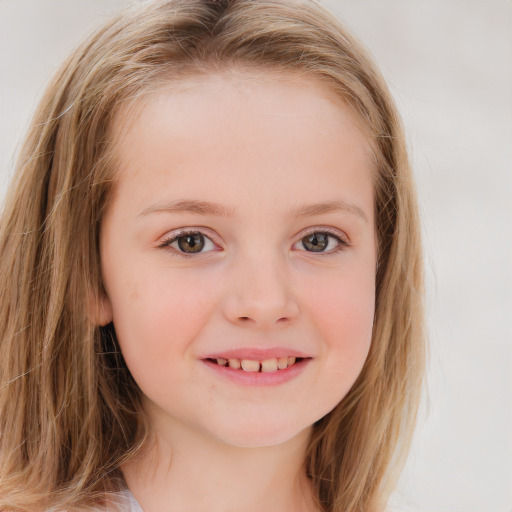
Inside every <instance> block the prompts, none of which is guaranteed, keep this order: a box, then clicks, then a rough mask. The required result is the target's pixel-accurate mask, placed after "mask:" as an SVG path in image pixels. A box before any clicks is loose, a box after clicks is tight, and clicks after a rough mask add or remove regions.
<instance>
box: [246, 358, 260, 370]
mask: <svg viewBox="0 0 512 512" xmlns="http://www.w3.org/2000/svg"><path fill="white" fill-rule="evenodd" d="M242 370H244V371H246V372H259V371H260V362H259V361H252V360H251V359H242Z"/></svg>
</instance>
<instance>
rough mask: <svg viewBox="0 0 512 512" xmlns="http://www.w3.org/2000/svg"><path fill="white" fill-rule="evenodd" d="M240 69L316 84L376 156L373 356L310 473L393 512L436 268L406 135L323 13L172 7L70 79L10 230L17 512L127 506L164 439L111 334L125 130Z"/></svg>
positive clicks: (316, 485)
mask: <svg viewBox="0 0 512 512" xmlns="http://www.w3.org/2000/svg"><path fill="white" fill-rule="evenodd" d="M233 65H244V66H254V67H255V68H256V69H263V70H264V69H268V68H270V67H271V68H273V69H276V70H280V71H283V72H285V73H286V72H291V71H294V72H300V73H305V74H307V75H308V76H312V77H316V78H318V79H320V80H323V81H325V83H326V84H327V85H328V87H330V88H331V89H332V90H333V91H334V92H336V93H337V94H338V95H339V97H340V98H341V99H342V100H343V101H344V102H345V104H346V105H348V106H349V107H350V108H351V109H352V110H353V111H354V112H355V113H356V117H357V119H358V121H359V123H360V125H361V126H362V127H363V129H364V131H365V133H366V135H367V137H368V140H369V141H370V143H371V146H372V148H373V152H374V155H375V161H376V168H377V173H376V177H375V211H376V230H377V235H378V241H379V258H378V270H377V292H376V314H375V323H374V330H373V340H372V345H371V349H370V353H369V356H368V358H367V361H366V363H365V366H364V368H363V370H362V372H361V374H360V376H359V378H358V379H357V381H356V383H355V384H354V386H353V387H352V389H351V390H350V392H349V393H348V394H347V396H346V397H345V398H344V399H343V400H342V401H341V403H340V404H338V406H337V407H336V408H335V409H334V410H333V411H331V412H330V413H329V414H328V415H327V416H325V417H324V418H322V419H321V420H319V421H318V422H317V423H316V424H315V425H314V427H313V433H312V437H311V441H310V445H309V449H308V451H307V454H306V458H305V470H306V471H307V473H308V475H309V476H310V478H311V480H312V484H313V489H314V491H315V495H316V498H317V501H318V504H319V506H320V507H321V509H322V510H324V511H329V512H363V511H365V512H368V511H377V510H380V509H381V508H382V507H383V506H384V504H385V502H386V500H387V497H388V495H389V491H390V490H391V489H392V488H393V485H394V483H395V480H396V476H397V475H398V472H399V469H400V468H401V464H402V463H403V461H404V457H405V455H406V453H407V450H408V448H409V443H410V438H411V433H412V429H413V426H414V423H415V419H416V415H417V408H418V402H419V397H420V391H421V385H422V380H423V376H424V365H425V364H424V359H425V357H424V351H425V348H424V335H423V308H422V295H423V293H422V289H423V278H422V261H421V244H420V234H419V221H418V215H417V207H416V200H415V194H414V186H413V182H412V177H411V172H410V168H409V163H408V157H407V151H406V145H405V140H404V135H403V133H402V128H401V123H400V119H399V116H398V114H397V110H396V108H395V106H394V104H393V101H392V99H391V96H390V94H389V92H388V90H387V87H386V85H385V83H384V81H383V79H382V77H381V75H380V74H379V72H378V71H377V70H376V67H375V65H374V64H373V63H372V61H371V59H369V58H368V56H367V55H366V53H365V51H364V49H363V48H362V47H361V46H360V45H359V44H358V43H357V42H356V41H355V40H354V39H353V38H352V37H351V36H350V35H349V34H348V33H347V32H346V30H345V29H344V28H342V27H341V26H340V25H339V23H338V22H337V21H336V20H335V19H334V18H333V17H332V16H331V15H330V14H329V13H327V12H326V11H325V10H324V9H323V8H321V7H320V6H319V5H318V4H317V3H316V2H314V1H313V0H303V1H301V0H261V1H260V0H258V1H254V0H161V1H158V2H150V3H144V4H141V5H139V6H136V7H135V6H134V7H132V8H131V9H130V10H128V11H126V12H124V13H122V14H121V15H119V16H118V17H117V18H115V19H113V20H112V21H110V22H109V23H108V24H107V25H106V26H104V27H103V28H102V29H101V30H99V31H98V32H97V33H96V34H94V35H93V36H92V37H91V38H90V39H89V40H88V41H86V42H85V43H84V44H82V45H81V46H80V47H79V48H78V49H77V50H76V51H75V52H74V53H73V55H72V56H71V57H70V58H69V59H68V60H67V61H66V62H65V63H64V65H63V66H62V68H61V70H60V71H59V72H58V74H57V75H56V76H55V78H54V80H53V82H52V83H51V84H50V86H49V87H48V90H47V92H46V94H45V96H44V98H43V100H42V101H41V104H40V106H39V108H38V110H37V112H36V114H35V117H34V120H33V122H32V125H31V128H30V131H29V134H28V137H27V140H26V142H25V144H24V146H23V149H22V151H21V153H20V156H19V161H18V168H17V174H16V179H15V180H14V181H13V183H12V185H11V188H10V191H9V193H8V196H7V202H6V205H5V209H4V212H3V216H2V220H1V225H0V332H1V333H2V334H1V340H0V343H1V344H0V510H5V509H7V510H14V511H21V510H36V509H41V508H45V507H46V508H49V507H55V509H59V510H60V509H63V510H64V509H65V510H85V509H87V507H89V506H95V505H96V506H98V505H101V504H105V503H106V500H107V499H108V495H109V493H113V492H115V491H118V490H120V489H122V485H123V481H122V475H121V473H120V469H119V467H120V465H121V464H122V463H123V462H124V461H126V460H128V459H129V458H130V457H133V456H134V454H136V453H137V449H138V447H140V446H141V443H142V442H143V440H144V438H145V436H146V434H147V425H146V424H145V420H144V415H143V414H142V408H141V402H140V392H139V389H138V387H137V385H136V384H135V382H134V381H133V379H132V377H131V375H130V373H129V371H128V369H127V368H126V365H125V363H124V360H123V358H122V355H121V354H120V353H119V349H118V346H117V341H116V337H115V332H114V329H113V327H112V325H108V326H106V327H99V326H97V325H95V324H94V322H93V321H91V318H94V314H95V313H94V311H92V309H93V306H92V304H96V303H98V302H99V301H98V298H99V297H100V296H101V293H102V291H103V289H102V280H101V272H100V264H99V242H98V239H99V237H98V234H99V228H100V224H101V219H102V215H103V212H104V211H105V209H106V208H107V206H108V201H109V197H110V194H111V191H112V189H113V186H114V185H115V179H114V167H115V166H114V162H113V157H112V151H111V140H110V138H109V126H110V125H111V123H112V120H113V119H114V118H115V116H116V113H117V112H118V111H119V109H120V108H121V106H122V105H124V104H129V103H130V102H131V101H136V98H137V97H138V96H140V95H142V94H144V92H147V91H148V90H151V89H153V88H156V87H158V84H160V83H164V82H166V83H172V81H173V80H180V78H181V77H183V76H184V75H194V74H197V73H208V72H210V71H212V70H219V69H221V70H222V69H223V68H224V69H225V68H229V67H230V66H233Z"/></svg>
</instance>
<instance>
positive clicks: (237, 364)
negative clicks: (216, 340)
mask: <svg viewBox="0 0 512 512" xmlns="http://www.w3.org/2000/svg"><path fill="white" fill-rule="evenodd" d="M228 364H229V367H230V368H233V369H234V370H240V359H228Z"/></svg>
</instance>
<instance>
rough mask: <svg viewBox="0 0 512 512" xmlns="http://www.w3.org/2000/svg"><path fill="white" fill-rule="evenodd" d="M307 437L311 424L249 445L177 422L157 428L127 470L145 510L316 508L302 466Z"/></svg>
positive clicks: (278, 511)
mask: <svg viewBox="0 0 512 512" xmlns="http://www.w3.org/2000/svg"><path fill="white" fill-rule="evenodd" d="M308 438H309V429H308V430H305V431H302V432H300V433H299V434H298V435H297V436H295V437H294V438H293V439H290V440H288V441H286V442H284V443H281V444H278V445H276V446H268V447H257V448H254V447H251V448H246V447H237V446H230V445H227V444H225V443H223V442H221V441H218V440H215V439H212V438H211V437H207V436H203V435H201V433H198V432H197V431H192V430H190V429H188V428H187V427H185V426H183V425H181V424H180V425H173V428H172V429H169V428H167V429H166V431H165V432H164V431H162V430H161V429H156V430H155V431H154V432H153V433H152V435H151V437H150V439H149V440H148V442H147V443H146V446H145V447H144V449H143V450H142V451H141V452H140V454H139V456H138V457H137V458H136V459H134V460H132V461H130V462H128V463H126V464H125V465H124V466H123V474H124V476H125V479H126V482H127V484H128V487H129V488H130V490H131V491H132V493H133V494H134V496H135V497H136V498H137V500H138V501H139V503H140V504H141V506H142V508H143V509H144V510H145V511H146V512H167V511H169V510H188V511H193V512H221V511H222V512H225V511H227V510H230V511H231V510H233V511H235V510H236V511H237V512H257V511H258V512H260V511H261V510H265V511H267V512H287V511H290V512H292V511H293V512H310V511H313V510H317V509H316V508H315V506H314V504H313V499H312V492H311V486H310V482H309V479H308V477H307V476H306V472H305V470H304V467H303V462H304V454H305V450H306V446H307V443H308Z"/></svg>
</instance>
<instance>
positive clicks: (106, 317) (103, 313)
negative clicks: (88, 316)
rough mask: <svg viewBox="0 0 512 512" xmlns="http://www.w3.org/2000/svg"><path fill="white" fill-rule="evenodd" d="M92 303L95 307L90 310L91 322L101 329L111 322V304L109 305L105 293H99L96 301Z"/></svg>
mask: <svg viewBox="0 0 512 512" xmlns="http://www.w3.org/2000/svg"><path fill="white" fill-rule="evenodd" d="M94 302H95V306H94V307H93V308H92V311H93V322H94V323H95V324H96V325H100V326H102V327H103V326H105V325H107V324H109V323H110V322H112V320H113V312H112V304H111V303H110V299H109V298H108V297H107V294H106V293H105V292H101V294H100V297H99V298H98V300H96V301H94Z"/></svg>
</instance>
